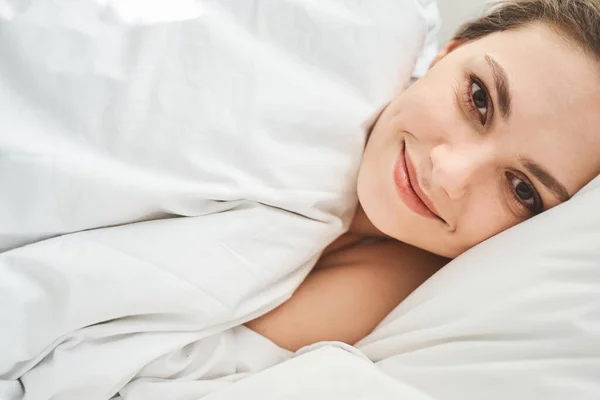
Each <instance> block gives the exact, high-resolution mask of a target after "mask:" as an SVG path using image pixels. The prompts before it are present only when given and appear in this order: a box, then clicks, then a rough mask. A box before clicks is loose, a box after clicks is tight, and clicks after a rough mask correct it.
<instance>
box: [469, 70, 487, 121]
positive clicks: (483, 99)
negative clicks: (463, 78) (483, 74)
mask: <svg viewBox="0 0 600 400" xmlns="http://www.w3.org/2000/svg"><path fill="white" fill-rule="evenodd" d="M470 95H471V96H470V97H471V102H472V103H473V107H474V108H475V109H476V111H477V113H478V114H479V119H480V120H481V123H482V124H483V125H485V124H486V123H487V120H488V110H489V103H490V100H489V95H488V93H487V90H486V89H485V86H483V85H482V84H480V83H479V82H477V80H474V79H471V88H470Z"/></svg>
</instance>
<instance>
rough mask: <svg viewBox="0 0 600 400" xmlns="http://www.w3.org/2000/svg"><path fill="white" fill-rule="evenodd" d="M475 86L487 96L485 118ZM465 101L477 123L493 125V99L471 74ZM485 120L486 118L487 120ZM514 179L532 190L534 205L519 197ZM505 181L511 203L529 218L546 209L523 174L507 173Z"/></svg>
mask: <svg viewBox="0 0 600 400" xmlns="http://www.w3.org/2000/svg"><path fill="white" fill-rule="evenodd" d="M473 85H477V86H478V87H479V88H480V89H481V91H483V93H484V94H485V99H486V105H487V108H486V115H485V117H484V116H482V115H481V112H480V111H479V107H477V105H476V104H475V100H474V99H473ZM464 101H465V104H466V105H467V108H468V110H469V111H470V112H471V113H472V114H473V116H474V118H476V119H477V121H478V122H479V123H480V124H481V125H482V126H484V127H485V126H487V125H489V124H490V123H491V121H492V116H493V115H494V106H493V103H492V98H491V96H490V92H489V90H488V89H487V87H486V86H485V84H484V83H483V81H482V80H481V79H479V78H478V77H477V76H476V75H475V74H473V73H470V74H469V75H468V76H467V85H466V88H465V90H464ZM483 118H485V120H484V119H483ZM514 179H517V180H519V181H521V182H523V183H525V184H526V185H527V187H528V188H529V190H531V192H532V193H533V205H529V204H526V203H525V201H524V200H522V199H521V198H520V197H519V195H518V194H517V188H516V186H518V185H516V186H513V180H514ZM504 180H505V182H506V183H505V184H506V186H507V189H508V191H509V192H510V197H511V201H512V202H513V203H514V204H515V206H517V207H518V208H519V209H520V210H522V211H523V212H526V213H527V214H529V215H528V216H533V215H536V214H539V213H540V212H541V211H542V210H543V207H544V206H543V202H542V199H541V197H540V195H539V193H538V191H537V190H536V188H535V186H534V185H533V184H532V183H531V181H530V180H529V179H527V178H526V177H525V176H523V174H522V173H520V172H517V171H507V172H506V173H505V179H504Z"/></svg>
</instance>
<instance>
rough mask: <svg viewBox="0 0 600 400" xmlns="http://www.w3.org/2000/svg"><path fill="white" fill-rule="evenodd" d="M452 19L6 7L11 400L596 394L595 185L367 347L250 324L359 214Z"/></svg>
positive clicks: (493, 251)
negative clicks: (384, 111)
mask: <svg viewBox="0 0 600 400" xmlns="http://www.w3.org/2000/svg"><path fill="white" fill-rule="evenodd" d="M435 22H436V11H435V5H434V4H433V3H432V2H429V1H425V0H423V1H412V0H401V1H397V0H394V1H392V0H374V1H369V2H354V1H351V0H328V1H323V0H321V1H318V2H317V1H312V0H311V1H308V0H306V1H302V2H300V1H292V0H284V1H258V0H257V1H246V0H238V1H235V0H229V1H223V0H221V1H216V0H215V1H208V0H205V1H186V0H171V1H169V2H151V3H150V2H141V1H140V2H136V1H128V2H124V1H114V2H113V1H105V0H104V1H100V0H98V1H92V0H89V1H81V0H63V1H61V2H57V1H54V2H48V1H44V0H38V1H35V0H32V1H28V2H20V1H8V2H7V1H4V2H0V110H1V111H2V115H1V116H0V187H2V190H1V191H0V249H1V250H2V253H0V277H1V278H0V321H1V323H2V325H1V326H0V399H2V400H4V399H10V400H13V399H15V400H17V399H18V400H21V399H34V400H35V399H48V398H54V399H61V400H62V399H82V398H85V399H107V398H110V397H112V396H117V398H120V399H122V400H125V399H127V400H142V399H144V400H146V399H165V398H168V399H174V400H179V399H199V398H202V397H206V398H209V399H213V400H221V399H229V398H236V399H237V398H256V399H268V398H281V396H283V395H285V396H292V395H294V396H296V398H318V396H322V397H323V398H328V399H332V400H336V399H347V398H361V396H362V398H369V399H372V398H390V397H391V398H400V399H402V398H407V399H417V400H421V399H422V400H433V399H435V400H470V399H473V400H475V399H477V400H479V399H482V398H485V399H492V400H494V399H498V400H500V399H503V400H504V399H507V398H510V399H544V400H564V399H565V398H569V399H571V398H576V399H578V400H579V399H583V400H587V399H589V400H592V399H594V400H596V399H598V398H600V324H599V322H598V321H600V246H598V244H599V238H600V211H599V210H598V207H597V205H598V203H599V202H600V181H599V180H596V181H595V182H593V183H592V184H590V185H589V186H588V187H587V188H586V190H585V191H583V192H582V193H580V195H578V196H576V197H575V198H574V199H573V200H572V201H570V202H569V203H567V204H565V205H562V206H560V207H557V208H556V209H554V210H551V211H550V212H548V213H545V214H543V215H541V216H539V217H536V218H534V219H532V220H531V221H528V222H527V223H524V224H522V225H520V226H518V227H516V228H514V229H511V230H509V231H507V232H505V233H504V234H502V235H499V236H497V237H495V238H492V239H491V240H489V241H487V242H486V243H483V244H482V245H480V246H477V247H476V248H474V249H472V250H471V251H469V252H468V253H467V254H465V255H463V256H461V257H459V258H458V259H457V260H455V261H453V262H452V263H451V264H450V265H448V266H447V267H445V268H444V269H443V270H442V271H441V272H440V273H438V274H436V275H435V276H434V277H433V278H432V279H431V280H429V281H428V282H426V284H425V285H423V286H422V287H421V288H419V289H418V290H417V291H416V292H415V293H414V294H413V295H411V296H410V297H409V298H408V299H407V301H405V302H404V303H402V304H401V305H400V306H399V307H398V308H397V309H396V310H395V311H394V312H392V314H390V315H389V316H388V318H386V320H385V321H384V322H383V323H382V324H381V326H380V327H378V329H376V330H375V332H373V334H371V335H370V336H369V337H367V338H365V339H364V340H363V341H361V342H360V343H358V344H357V346H356V347H357V349H358V350H356V349H353V348H350V347H347V346H341V347H342V348H339V347H340V345H339V344H338V345H337V346H338V348H332V347H331V346H326V347H325V348H322V349H320V350H319V348H320V347H319V346H316V347H315V348H313V352H311V351H307V352H306V353H303V354H302V355H300V356H297V357H295V358H294V357H293V356H294V355H293V354H290V353H289V352H287V351H285V350H282V349H280V348H278V347H277V346H275V345H274V344H273V343H271V342H269V341H268V340H266V339H265V338H263V337H261V336H259V335H257V334H255V333H254V332H252V331H249V330H248V329H246V328H244V327H242V326H239V325H240V324H241V323H243V322H244V321H247V320H249V319H251V318H253V317H255V316H257V315H259V314H261V313H263V312H265V311H266V310H268V309H271V308H273V307H274V306H276V305H277V304H279V303H281V302H282V301H284V300H285V299H286V298H288V296H289V295H290V293H291V292H292V291H293V290H294V289H295V288H296V287H297V285H298V284H299V283H300V282H301V280H302V279H303V277H304V276H305V275H306V274H307V273H308V272H309V270H310V268H311V267H312V265H313V264H314V262H315V260H316V258H317V257H318V255H319V252H320V251H321V250H322V249H323V247H324V246H325V245H326V244H327V243H329V242H330V241H331V240H333V238H335V237H336V236H337V235H339V234H340V233H341V232H343V231H344V229H346V227H347V224H348V221H349V217H350V216H351V214H352V212H353V209H354V206H355V202H356V198H355V193H354V181H355V176H356V168H357V167H358V161H359V159H360V154H361V150H362V145H363V143H364V135H365V126H366V123H367V121H368V120H369V119H370V118H372V117H373V116H374V115H376V113H377V111H378V110H379V109H380V108H381V107H382V106H383V105H384V104H385V101H386V100H387V99H388V97H389V96H390V94H391V93H392V91H393V90H394V87H397V86H402V85H405V84H406V83H407V81H408V80H409V79H410V75H411V71H413V67H415V66H416V70H415V71H416V73H417V74H419V73H422V72H423V71H424V69H425V67H426V66H427V64H428V61H429V60H430V59H431V55H432V47H427V48H426V49H425V51H424V52H422V58H421V59H420V61H419V62H417V58H418V55H419V53H420V52H421V50H422V45H423V44H425V43H430V42H429V40H428V39H427V34H428V33H429V34H431V33H433V32H434V27H435ZM428 26H429V28H428ZM430 37H431V35H430ZM179 217H187V218H179ZM140 221H146V222H140ZM131 222H138V223H135V224H128V223H131ZM95 228H102V229H95ZM60 235H62V236H60ZM43 239H47V240H43ZM308 350H310V349H308ZM364 356H367V357H368V358H369V359H370V360H372V362H371V361H368V360H366V359H365V358H364ZM282 361H283V363H282ZM373 363H375V364H373ZM265 369H266V370H265ZM263 370H264V371H263ZM260 371H263V372H260ZM242 378H244V379H242ZM325 395H327V397H324V396H325ZM269 396H271V397H269ZM277 396H279V397H277ZM292 398H293V397H292Z"/></svg>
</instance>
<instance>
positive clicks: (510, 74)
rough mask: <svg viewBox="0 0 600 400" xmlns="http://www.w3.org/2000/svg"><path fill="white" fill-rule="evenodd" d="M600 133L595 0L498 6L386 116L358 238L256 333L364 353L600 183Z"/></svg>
mask: <svg viewBox="0 0 600 400" xmlns="http://www.w3.org/2000/svg"><path fill="white" fill-rule="evenodd" d="M599 126H600V1H599V0H524V1H509V2H504V3H502V4H501V5H499V6H498V7H496V8H494V10H493V11H492V12H491V13H490V14H489V15H487V16H484V17H482V18H480V19H478V20H475V21H473V22H470V23H467V24H466V25H464V26H463V27H462V28H461V29H460V31H459V32H458V33H457V35H456V36H455V38H454V39H453V40H452V41H451V42H450V43H448V44H447V45H446V46H445V47H444V48H443V49H442V50H441V51H440V53H439V55H438V56H437V58H436V60H435V61H434V63H433V65H432V68H431V69H430V71H429V72H428V74H427V75H426V76H425V77H423V78H422V79H420V80H419V81H417V82H416V83H415V84H414V85H412V86H411V87H410V88H408V89H407V90H405V91H404V92H402V93H400V94H399V95H398V96H397V97H396V98H394V99H393V100H392V101H391V102H390V103H389V105H388V106H387V107H386V108H385V110H384V111H383V112H382V113H381V115H380V116H379V118H378V120H377V121H376V123H375V124H374V126H373V128H372V131H371V135H370V137H369V140H368V143H367V146H366V149H365V153H364V157H363V161H362V164H361V168H360V172H359V179H358V197H359V202H360V207H359V209H358V211H357V214H356V217H355V219H354V221H353V224H352V226H351V228H350V231H349V232H348V233H347V234H346V235H344V236H342V237H341V238H339V239H338V240H337V241H336V242H335V243H333V244H332V245H331V246H330V247H329V248H328V249H326V251H325V252H324V253H323V255H322V257H321V259H320V260H319V262H318V264H317V266H316V267H315V270H314V271H313V272H312V273H311V275H309V277H308V278H307V279H306V281H305V282H304V283H303V284H302V285H301V287H300V288H299V289H298V290H297V291H296V293H295V294H294V296H293V297H292V298H291V299H290V300H289V301H288V302H286V303H284V304H283V305H281V306H280V307H279V308H277V309H275V310H273V311H271V312H270V313H268V314H266V315H264V316H262V317H260V318H258V319H256V320H254V321H251V322H249V323H248V326H249V327H250V328H251V329H254V330H255V331H257V332H259V333H261V334H262V335H264V336H266V337H268V338H270V339H271V340H273V341H274V342H275V343H277V344H279V345H280V346H282V347H285V348H288V349H291V350H296V349H298V348H300V347H302V346H304V345H307V344H310V343H314V342H317V341H323V340H339V341H344V342H347V343H355V342H356V341H358V340H360V339H361V338H362V337H364V336H365V335H367V334H368V333H369V332H370V331H372V330H373V329H374V328H375V327H376V325H377V324H378V323H379V322H380V321H381V320H382V319H383V318H384V317H385V315H387V314H388V313H389V312H390V311H391V310H392V309H393V308H394V307H395V306H396V305H397V304H398V303H399V302H400V301H402V300H403V299H404V298H405V297H406V296H407V295H408V294H410V292H412V291H413V290H414V289H415V288H416V287H418V286H419V285H420V284H421V283H423V282H424V281H425V280H426V279H428V278H429V277H430V276H431V275H432V274H433V273H434V272H435V271H437V270H438V269H439V268H441V267H442V266H443V265H444V264H445V263H446V262H447V261H448V259H450V258H453V257H456V256H458V255H459V254H461V253H462V252H464V251H466V250H467V249H469V248H471V247H473V246H475V245H476V244H478V243H480V242H482V241H484V240H486V239H488V238H489V237H491V236H494V235H495V234H497V233H499V232H502V231H504V230H506V229H508V228H510V227H511V226H514V225H516V224H518V223H520V222H522V221H525V220H527V219H529V218H531V217H533V216H535V215H537V214H539V213H541V212H543V211H546V210H548V209H550V208H552V207H555V206H557V205H559V204H560V203H562V202H564V201H567V200H568V199H569V198H570V197H571V196H572V195H573V194H574V193H575V192H577V191H578V190H579V189H581V188H582V187H583V186H584V185H585V184H586V183H587V182H589V181H590V180H591V179H593V178H594V177H595V176H596V175H597V174H598V173H600V157H599V156H598V155H599V154H600V133H599V132H598V127H599ZM523 245H524V246H526V245H527V244H526V243H524V244H523Z"/></svg>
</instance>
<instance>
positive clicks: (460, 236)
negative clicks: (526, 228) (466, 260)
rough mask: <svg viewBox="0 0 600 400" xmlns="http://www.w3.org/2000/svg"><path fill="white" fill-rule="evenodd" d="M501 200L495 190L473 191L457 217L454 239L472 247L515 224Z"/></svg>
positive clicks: (513, 218)
mask: <svg viewBox="0 0 600 400" xmlns="http://www.w3.org/2000/svg"><path fill="white" fill-rule="evenodd" d="M486 192H487V193H486ZM490 193H493V194H490ZM503 201H504V200H503V199H502V197H501V195H500V194H498V193H497V190H491V188H490V190H489V191H488V190H486V189H485V188H482V189H480V190H479V191H477V190H476V191H474V192H473V194H472V195H471V196H470V197H469V200H468V202H466V203H465V206H464V212H463V213H462V214H461V215H460V217H459V220H458V223H457V229H456V231H455V232H454V235H455V237H456V240H457V241H458V242H460V243H461V244H462V245H463V246H468V247H472V246H475V245H476V244H478V243H481V242H483V241H484V240H486V239H489V238H490V237H492V236H494V235H496V234H498V233H500V232H502V231H505V230H506V229H508V228H510V227H512V226H514V225H516V223H517V221H516V219H515V217H514V215H513V214H512V213H511V212H509V211H508V210H507V209H506V208H505V206H504V205H503V203H502V202H503Z"/></svg>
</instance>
